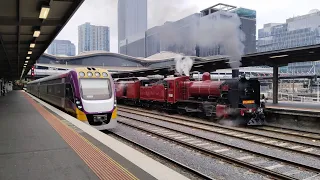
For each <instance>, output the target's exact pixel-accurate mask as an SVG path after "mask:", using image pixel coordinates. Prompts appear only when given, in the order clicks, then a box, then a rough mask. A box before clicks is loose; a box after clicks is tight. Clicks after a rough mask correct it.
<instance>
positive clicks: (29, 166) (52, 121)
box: [0, 91, 188, 180]
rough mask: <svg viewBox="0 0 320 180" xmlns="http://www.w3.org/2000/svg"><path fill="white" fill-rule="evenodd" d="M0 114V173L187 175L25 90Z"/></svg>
mask: <svg viewBox="0 0 320 180" xmlns="http://www.w3.org/2000/svg"><path fill="white" fill-rule="evenodd" d="M0 117H1V118H0V179H6V180H9V179H33V180H36V179H41V180H43V179H72V180H73V179H77V180H81V179H86V180H87V179H112V180H114V179H119V180H120V179H121V180H125V179H128V180H129V179H148V180H152V179H188V178H186V177H185V176H183V175H181V174H179V173H177V172H176V171H174V170H172V169H170V168H168V167H167V166H165V165H163V164H161V163H159V162H157V161H155V160H153V159H152V158H150V157H148V156H146V155H144V154H142V153H140V152H139V151H137V150H135V149H133V148H131V147H129V146H127V145H125V144H123V143H122V142H120V141H118V140H116V139H114V138H112V137H110V136H108V135H107V134H105V133H103V132H101V131H98V130H96V129H95V128H93V127H91V126H89V125H87V124H85V123H82V122H80V121H78V120H77V119H75V118H73V117H71V116H69V115H68V114H65V113H63V112H62V111H60V110H58V109H56V108H54V107H52V106H50V105H49V104H47V103H45V102H42V101H41V100H39V99H37V98H34V97H32V96H30V95H29V94H27V93H26V92H24V91H12V92H9V93H8V94H7V95H6V96H4V97H0Z"/></svg>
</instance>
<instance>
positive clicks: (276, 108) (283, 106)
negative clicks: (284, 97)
mask: <svg viewBox="0 0 320 180" xmlns="http://www.w3.org/2000/svg"><path fill="white" fill-rule="evenodd" d="M266 110H267V111H268V112H271V113H272V114H283V115H294V116H302V117H313V118H319V117H320V103H306V102H284V101H280V102H279V103H278V104H273V103H266Z"/></svg>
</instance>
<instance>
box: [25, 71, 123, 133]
mask: <svg viewBox="0 0 320 180" xmlns="http://www.w3.org/2000/svg"><path fill="white" fill-rule="evenodd" d="M28 92H29V93H31V94H33V95H35V96H37V97H38V98H40V99H42V100H45V101H47V102H49V103H51V104H53V105H55V106H58V107H60V108H62V109H64V110H65V111H67V112H69V113H70V114H72V115H74V116H75V117H76V118H77V119H79V120H81V121H83V122H84V123H87V124H89V125H91V126H93V127H95V128H96V129H98V130H105V129H112V128H114V127H116V125H117V119H116V118H117V102H116V96H115V86H114V82H113V79H112V77H111V75H110V74H109V72H108V71H107V70H105V69H101V68H92V67H87V68H75V69H73V70H70V71H68V72H66V73H63V74H59V75H53V76H49V77H45V78H42V79H38V80H36V81H32V82H30V83H29V84H28Z"/></svg>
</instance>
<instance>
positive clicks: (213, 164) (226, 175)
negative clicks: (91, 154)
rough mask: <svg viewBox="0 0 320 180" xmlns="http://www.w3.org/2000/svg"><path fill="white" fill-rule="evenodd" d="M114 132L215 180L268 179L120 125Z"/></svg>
mask: <svg viewBox="0 0 320 180" xmlns="http://www.w3.org/2000/svg"><path fill="white" fill-rule="evenodd" d="M112 132H114V133H116V134H120V135H123V136H125V137H127V138H128V139H130V140H133V141H135V142H137V143H139V144H142V145H144V146H147V147H148V148H150V149H153V150H155V151H157V152H159V153H161V154H164V155H166V156H168V157H171V158H173V159H175V160H176V161H179V162H181V163H184V164H186V165H188V166H190V167H192V168H194V169H196V170H199V171H201V172H202V173H204V174H207V175H209V176H211V177H213V178H215V179H230V180H233V179H235V180H259V179H268V178H267V177H265V176H263V175H261V174H258V173H253V172H251V171H249V170H247V169H244V168H241V167H237V166H235V165H231V164H229V163H226V162H223V161H220V160H218V159H214V158H210V157H208V156H206V155H203V154H200V153H198V152H195V151H193V150H190V149H189V148H186V147H183V146H180V145H177V144H175V143H172V142H168V141H167V140H163V139H161V138H158V137H155V136H152V135H150V134H147V133H144V132H141V131H138V130H136V129H133V128H130V127H127V126H125V125H121V124H119V126H118V127H117V128H115V129H113V130H112Z"/></svg>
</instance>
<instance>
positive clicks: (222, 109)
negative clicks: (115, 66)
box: [115, 72, 264, 125]
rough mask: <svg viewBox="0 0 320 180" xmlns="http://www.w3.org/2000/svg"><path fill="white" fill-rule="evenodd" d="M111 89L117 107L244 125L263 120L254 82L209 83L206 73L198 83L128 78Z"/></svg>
mask: <svg viewBox="0 0 320 180" xmlns="http://www.w3.org/2000/svg"><path fill="white" fill-rule="evenodd" d="M115 85H116V96H117V101H118V103H123V104H128V105H134V106H141V107H154V108H157V109H165V110H167V111H176V112H178V113H180V114H191V113H192V114H194V113H196V114H198V115H200V116H202V117H209V118H211V117H216V118H217V119H231V120H234V119H239V118H240V119H241V120H242V121H241V122H245V124H247V125H261V124H262V122H263V119H264V115H263V109H262V108H261V107H260V83H259V81H258V80H256V79H250V80H249V79H246V78H245V77H241V78H233V79H229V80H224V81H211V79H210V74H209V73H207V72H206V73H204V74H203V76H202V81H192V80H190V78H189V77H188V76H179V77H168V78H164V79H151V78H143V77H132V78H119V79H116V80H115Z"/></svg>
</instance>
